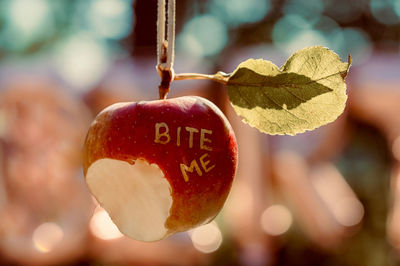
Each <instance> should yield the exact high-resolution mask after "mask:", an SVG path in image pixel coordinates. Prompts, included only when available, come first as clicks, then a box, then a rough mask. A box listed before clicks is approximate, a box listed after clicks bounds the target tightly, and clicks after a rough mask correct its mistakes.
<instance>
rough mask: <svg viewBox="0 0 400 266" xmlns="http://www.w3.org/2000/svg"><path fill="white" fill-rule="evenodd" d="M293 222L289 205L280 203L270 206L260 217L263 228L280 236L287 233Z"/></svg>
mask: <svg viewBox="0 0 400 266" xmlns="http://www.w3.org/2000/svg"><path fill="white" fill-rule="evenodd" d="M292 222H293V217H292V214H291V212H290V211H289V209H288V208H287V207H285V206H283V205H280V204H276V205H272V206H269V207H268V208H267V209H266V210H265V211H264V212H263V213H262V215H261V218H260V224H261V228H262V229H263V231H264V232H265V233H267V234H269V235H271V236H279V235H282V234H284V233H286V232H287V231H288V230H289V228H290V226H291V225H292Z"/></svg>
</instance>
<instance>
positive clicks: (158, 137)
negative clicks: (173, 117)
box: [154, 122, 215, 182]
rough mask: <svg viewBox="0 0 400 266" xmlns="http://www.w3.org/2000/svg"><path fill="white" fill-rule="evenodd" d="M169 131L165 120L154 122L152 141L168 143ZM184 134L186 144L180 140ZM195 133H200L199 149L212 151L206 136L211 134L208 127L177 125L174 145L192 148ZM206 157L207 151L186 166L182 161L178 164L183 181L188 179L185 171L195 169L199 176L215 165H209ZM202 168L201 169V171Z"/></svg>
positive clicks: (209, 140)
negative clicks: (186, 139)
mask: <svg viewBox="0 0 400 266" xmlns="http://www.w3.org/2000/svg"><path fill="white" fill-rule="evenodd" d="M182 128H183V129H182ZM182 131H183V132H182ZM169 132H170V131H169V127H168V125H167V123H165V122H161V123H156V124H155V138H154V142H155V143H159V144H164V145H165V144H168V143H170V142H171V140H172V139H171V135H170V133H169ZM184 134H186V135H189V138H188V143H187V144H186V143H182V142H181V135H184ZM195 134H200V142H199V146H198V147H199V148H200V149H201V150H206V151H212V147H210V144H211V139H209V138H207V135H211V134H212V130H208V129H204V128H201V129H200V130H199V129H197V128H194V127H178V128H177V129H176V141H175V140H174V142H175V145H176V146H178V147H179V146H186V145H187V146H188V147H189V148H190V149H192V148H193V146H194V143H193V139H194V135H195ZM207 157H209V155H208V153H204V154H203V155H202V156H200V158H199V159H198V160H196V159H194V160H193V161H192V162H191V163H190V165H189V166H187V165H186V164H184V163H181V164H180V169H181V172H182V176H183V179H184V180H185V182H188V181H189V176H188V174H187V172H190V173H193V171H196V173H197V174H198V175H199V176H202V175H203V171H204V172H205V173H208V172H209V171H211V170H212V169H213V168H214V167H215V164H213V165H211V166H210V165H209V164H210V160H208V159H207ZM197 161H199V162H200V165H199V164H198V162H197ZM200 166H201V168H200ZM202 169H203V171H202Z"/></svg>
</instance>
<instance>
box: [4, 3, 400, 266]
mask: <svg viewBox="0 0 400 266" xmlns="http://www.w3.org/2000/svg"><path fill="white" fill-rule="evenodd" d="M156 11H157V1H156V0H80V1H79V0H57V1H51V0H0V264H1V265H132V264H133V265H136V264H137V265H308V266H309V265H329V266H330V265H360V266H361V265H362V266H369V265H371V266H372V265H374V266H375V265H400V167H399V166H400V164H399V161H400V137H399V136H400V0H352V1H346V0H247V1H241V0H224V1H223V0H186V1H183V0H177V36H176V56H175V65H174V66H175V71H176V72H177V73H182V72H198V73H215V72H216V71H218V70H222V71H225V72H231V71H233V70H234V69H235V67H236V66H237V64H239V63H240V62H241V61H243V60H245V59H247V58H250V57H252V58H264V59H268V60H270V61H272V62H274V63H275V64H277V65H278V66H280V65H282V64H283V63H284V62H285V60H286V59H287V57H288V56H289V55H290V54H292V53H293V52H294V51H296V50H298V49H301V48H303V47H305V46H310V45H323V46H327V47H329V48H331V49H333V50H334V51H336V52H337V53H338V54H339V55H340V57H341V58H342V60H347V55H348V54H349V53H350V54H351V55H352V56H353V66H352V68H351V70H350V73H349V76H348V78H347V84H348V94H349V100H348V104H347V108H346V111H345V113H344V114H343V115H341V116H340V118H339V119H338V120H337V121H335V122H334V123H331V124H329V125H327V126H324V127H321V128H320V129H318V130H315V131H313V132H308V133H304V134H299V135H297V136H295V137H290V136H267V135H264V134H261V133H259V132H258V131H257V130H255V129H253V128H251V127H249V126H247V125H245V124H243V123H242V122H240V119H239V118H238V117H237V116H236V115H235V114H234V112H233V111H232V108H231V106H230V104H229V102H228V101H227V94H226V90H225V88H224V87H223V86H220V85H219V84H216V83H212V82H210V81H177V82H174V83H173V84H172V88H171V93H170V94H169V97H176V96H180V95H189V94H195V95H200V96H203V97H206V98H208V99H210V100H212V101H213V102H214V103H216V104H217V105H218V106H219V107H220V108H221V109H222V110H223V111H224V112H225V113H226V115H227V116H228V118H229V120H230V121H231V123H232V125H233V127H234V130H235V132H236V136H237V139H238V143H239V150H240V157H239V169H238V174H237V176H236V179H235V181H234V183H233V187H232V191H231V194H230V196H229V198H228V201H227V203H226V204H225V207H224V209H223V211H222V212H221V214H220V215H219V216H218V217H217V219H216V220H215V221H214V222H212V223H210V224H208V225H205V226H202V227H199V228H197V229H194V230H192V231H190V232H184V233H179V234H176V235H174V236H172V237H170V238H168V239H166V240H163V241H160V242H156V243H140V242H137V241H134V240H131V239H128V238H126V237H124V236H122V235H121V234H120V232H119V231H118V229H116V227H115V226H114V225H113V224H112V222H111V221H110V219H109V217H108V215H107V214H106V213H105V212H104V210H102V209H101V208H100V207H98V206H97V203H96V202H95V200H94V199H93V198H92V197H91V196H90V194H89V192H88V190H87V188H86V186H85V183H84V180H83V174H82V169H81V149H82V144H83V139H84V137H85V133H86V130H87V128H88V126H89V124H90V122H91V120H92V119H93V117H94V116H95V115H96V114H97V113H98V112H99V111H100V110H101V109H102V108H104V107H106V106H107V105H109V104H111V103H114V102H118V101H139V100H151V99H157V97H158V87H157V86H158V84H159V82H160V79H159V76H158V75H157V72H156V69H155V65H156V48H155V46H156V44H155V41H156Z"/></svg>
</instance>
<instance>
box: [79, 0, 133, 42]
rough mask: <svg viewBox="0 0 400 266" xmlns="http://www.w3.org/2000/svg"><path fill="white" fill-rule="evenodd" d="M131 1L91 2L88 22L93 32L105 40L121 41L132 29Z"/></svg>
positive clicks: (105, 0)
mask: <svg viewBox="0 0 400 266" xmlns="http://www.w3.org/2000/svg"><path fill="white" fill-rule="evenodd" d="M131 5H132V1H129V0H97V1H91V5H90V7H89V12H88V13H87V16H88V22H89V25H90V26H91V28H92V29H93V31H94V32H95V33H97V34H99V35H100V36H102V37H105V38H111V39H121V38H123V37H125V36H126V35H128V34H129V33H130V32H131V30H132V27H133V24H134V23H133V22H134V21H133V12H132V10H131Z"/></svg>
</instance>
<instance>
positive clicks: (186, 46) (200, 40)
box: [177, 14, 228, 57]
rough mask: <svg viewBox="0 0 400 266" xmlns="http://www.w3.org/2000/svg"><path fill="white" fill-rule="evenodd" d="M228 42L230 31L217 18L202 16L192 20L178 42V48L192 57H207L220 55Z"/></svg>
mask: <svg viewBox="0 0 400 266" xmlns="http://www.w3.org/2000/svg"><path fill="white" fill-rule="evenodd" d="M227 41H228V30H227V27H226V25H225V24H224V23H222V22H221V21H220V20H219V19H218V18H217V17H216V16H213V15H209V14H208V15H201V16H197V17H194V18H193V19H191V20H190V21H189V22H188V23H187V24H186V25H185V27H184V29H183V32H182V33H181V34H180V35H179V37H178V40H177V42H178V43H177V46H178V47H177V48H178V49H181V50H183V51H184V52H187V53H188V54H190V55H191V56H198V57H205V56H212V55H215V54H217V53H219V52H220V51H221V50H222V49H223V48H224V47H225V45H226V43H227Z"/></svg>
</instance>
